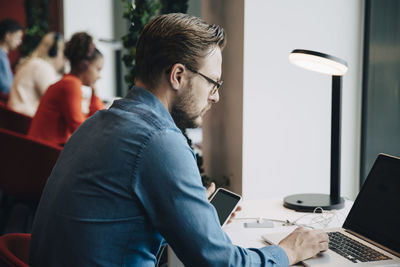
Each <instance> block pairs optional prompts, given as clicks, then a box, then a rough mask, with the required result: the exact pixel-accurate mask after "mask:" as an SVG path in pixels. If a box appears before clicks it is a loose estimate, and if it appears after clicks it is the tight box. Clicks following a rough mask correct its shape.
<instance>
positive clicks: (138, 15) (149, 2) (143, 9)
mask: <svg viewBox="0 0 400 267" xmlns="http://www.w3.org/2000/svg"><path fill="white" fill-rule="evenodd" d="M122 1H123V2H124V3H125V11H124V14H123V17H124V18H125V19H127V20H128V21H129V23H130V25H129V29H128V33H127V34H126V35H124V36H123V37H122V42H123V45H124V48H125V52H126V53H125V54H124V55H123V57H122V60H123V61H124V64H125V66H126V67H127V69H128V74H127V75H125V82H126V83H127V84H128V86H129V88H131V87H132V86H133V85H134V81H135V71H136V62H135V58H136V43H137V41H138V40H139V35H140V32H141V31H142V29H143V28H144V26H145V25H146V23H147V22H149V21H150V19H151V18H152V17H154V16H156V15H158V14H159V12H160V10H161V3H160V2H159V1H158V0H135V1H131V0H122Z"/></svg>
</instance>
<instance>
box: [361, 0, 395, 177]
mask: <svg viewBox="0 0 400 267" xmlns="http://www.w3.org/2000/svg"><path fill="white" fill-rule="evenodd" d="M365 10H366V16H365V49H364V75H363V111H362V136H361V172H360V174H361V179H360V180H361V184H362V183H363V182H364V180H365V178H366V176H367V174H368V172H369V170H370V169H371V167H372V164H373V162H374V160H375V159H376V156H377V154H378V153H387V154H391V155H394V156H400V1H398V0H367V2H366V9H365Z"/></svg>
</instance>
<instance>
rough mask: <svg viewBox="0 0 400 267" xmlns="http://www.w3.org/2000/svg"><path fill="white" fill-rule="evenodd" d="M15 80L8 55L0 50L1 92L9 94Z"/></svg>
mask: <svg viewBox="0 0 400 267" xmlns="http://www.w3.org/2000/svg"><path fill="white" fill-rule="evenodd" d="M13 79H14V75H13V73H12V70H11V66H10V60H9V59H8V55H7V53H6V52H5V51H4V50H3V49H1V48H0V92H2V93H5V94H8V93H9V92H10V88H11V85H12V82H13Z"/></svg>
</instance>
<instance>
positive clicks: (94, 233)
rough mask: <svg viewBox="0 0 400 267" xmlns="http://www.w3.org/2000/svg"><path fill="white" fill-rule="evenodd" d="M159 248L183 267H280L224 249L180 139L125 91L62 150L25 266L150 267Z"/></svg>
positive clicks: (150, 104) (284, 262)
mask: <svg viewBox="0 0 400 267" xmlns="http://www.w3.org/2000/svg"><path fill="white" fill-rule="evenodd" d="M165 242H168V244H169V245H170V246H171V247H172V249H173V250H174V251H175V253H176V254H177V256H178V257H179V259H180V260H181V261H182V262H183V263H184V264H185V265H186V266H288V258H287V256H286V254H285V252H284V250H283V249H282V248H280V247H278V246H270V247H264V248H261V249H245V248H241V247H238V246H235V245H233V244H232V243H231V241H230V239H229V237H228V236H227V235H226V234H225V233H224V231H223V230H222V229H221V226H220V224H219V220H218V217H217V214H216V211H215V209H214V207H213V206H212V205H211V204H210V203H209V202H208V200H207V197H206V192H205V188H204V187H203V186H202V183H201V177H200V174H199V171H198V168H197V164H196V158H195V155H194V153H193V151H192V150H191V148H190V147H189V146H188V144H187V141H186V139H185V137H184V136H183V135H182V133H181V131H180V130H179V129H178V128H177V127H176V125H175V123H174V121H173V119H172V117H171V115H170V114H169V112H168V111H167V110H166V109H165V107H164V106H163V105H162V103H161V102H160V101H159V100H158V99H157V98H156V97H155V96H154V95H153V94H152V93H150V92H149V91H147V90H145V89H142V88H139V87H134V88H133V89H132V90H131V91H130V93H129V94H128V96H127V97H126V98H124V99H121V100H117V101H115V102H114V103H113V105H112V106H111V108H110V109H108V110H102V111H98V112H97V113H96V114H95V115H94V116H92V117H91V118H89V119H88V120H86V121H85V122H84V123H83V124H82V125H81V126H80V127H79V128H78V130H77V131H76V132H75V133H74V134H73V135H72V137H71V138H70V140H69V141H68V142H67V144H66V145H65V147H64V149H63V151H62V153H61V155H60V158H59V160H58V162H57V163H56V166H55V167H54V169H53V171H52V174H51V176H50V178H49V179H48V181H47V184H46V187H45V189H44V192H43V195H42V198H41V201H40V203H39V206H38V209H37V212H36V216H35V220H34V225H33V231H32V240H31V250H30V251H31V254H30V263H31V264H32V265H33V266H42V267H45V266H95V265H96V266H154V265H155V263H156V255H157V253H158V252H159V250H160V247H161V246H162V245H163V244H165Z"/></svg>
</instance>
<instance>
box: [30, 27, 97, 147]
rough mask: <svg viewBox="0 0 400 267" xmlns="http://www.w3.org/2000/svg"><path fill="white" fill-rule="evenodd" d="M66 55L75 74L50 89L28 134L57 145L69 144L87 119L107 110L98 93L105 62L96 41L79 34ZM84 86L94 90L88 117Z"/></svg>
mask: <svg viewBox="0 0 400 267" xmlns="http://www.w3.org/2000/svg"><path fill="white" fill-rule="evenodd" d="M64 54H65V56H66V57H67V59H68V60H69V62H70V65H71V72H70V73H69V74H66V75H64V76H63V77H62V79H61V80H60V81H58V82H57V83H55V84H53V85H51V86H50V87H49V89H47V91H46V93H45V94H44V95H43V97H42V98H41V100H40V104H39V107H38V110H37V111H36V114H35V116H34V117H33V120H32V124H31V127H30V129H29V132H28V135H29V136H32V137H34V138H36V139H40V140H43V141H46V142H49V143H53V144H57V145H63V144H65V143H66V142H67V140H68V139H69V137H70V136H71V135H72V133H73V132H74V131H75V130H76V129H77V128H78V127H79V125H81V123H82V122H83V121H84V120H85V119H87V118H88V117H89V116H91V115H93V114H94V113H95V112H96V111H97V110H99V109H103V108H104V104H103V102H102V101H101V100H100V99H99V98H98V97H97V96H96V94H95V89H94V88H95V86H94V85H95V82H96V81H97V80H98V79H99V78H100V71H101V69H102V68H103V63H104V59H103V56H102V54H101V53H100V51H99V50H97V49H96V48H95V46H94V44H93V38H92V37H91V36H90V35H88V34H87V33H85V32H79V33H75V34H74V35H73V36H72V38H71V40H70V41H69V42H68V43H67V44H66V45H65V51H64ZM82 85H86V86H90V87H91V88H92V97H91V101H90V108H89V114H88V115H86V114H84V113H83V112H82V89H81V87H82Z"/></svg>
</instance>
